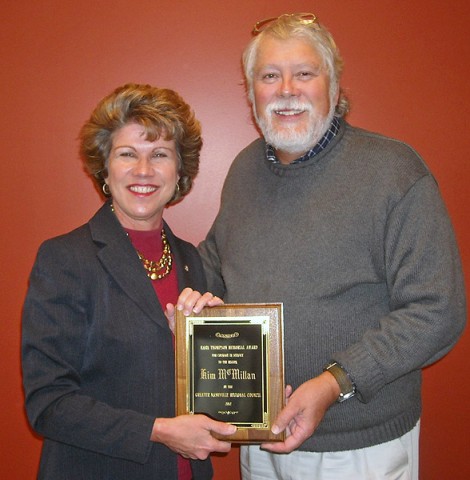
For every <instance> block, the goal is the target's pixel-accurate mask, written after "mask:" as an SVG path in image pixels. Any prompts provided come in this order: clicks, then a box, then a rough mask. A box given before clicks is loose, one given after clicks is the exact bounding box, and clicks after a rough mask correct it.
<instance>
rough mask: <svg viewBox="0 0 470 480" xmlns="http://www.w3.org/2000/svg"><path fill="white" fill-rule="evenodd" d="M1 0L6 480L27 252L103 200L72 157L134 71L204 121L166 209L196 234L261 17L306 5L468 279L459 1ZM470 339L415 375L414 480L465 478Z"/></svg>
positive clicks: (20, 429)
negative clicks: (190, 169) (411, 154)
mask: <svg viewBox="0 0 470 480" xmlns="http://www.w3.org/2000/svg"><path fill="white" fill-rule="evenodd" d="M2 4H3V5H2V28H1V29H0V59H1V60H0V61H1V62H2V65H1V68H0V78H1V90H0V95H1V104H0V106H1V114H0V122H1V128H0V132H1V150H0V152H1V156H2V161H1V168H2V171H3V173H2V175H1V188H0V196H1V199H0V200H1V201H0V208H1V215H2V217H1V218H2V224H3V225H2V227H3V228H2V234H1V235H2V249H1V255H2V262H1V270H2V272H1V274H0V282H1V284H0V287H1V289H0V291H1V295H2V302H1V308H2V316H1V323H0V325H1V327H0V328H1V332H0V352H1V358H2V367H1V369H0V372H1V382H0V389H1V390H0V402H1V407H2V408H1V412H0V415H1V417H0V419H1V422H0V426H1V428H0V436H1V443H0V445H1V448H0V477H1V478H6V479H27V478H33V477H34V474H35V472H36V468H37V462H38V458H39V451H40V445H41V442H40V440H38V439H37V438H35V436H34V435H33V434H32V433H31V431H30V430H29V428H28V426H27V423H26V420H25V416H24V412H23V393H22V389H21V376H20V362H19V358H20V357H19V344H20V312H21V306H22V302H23V299H24V295H25V291H26V286H27V284H26V282H27V276H28V273H29V271H30V268H31V266H32V263H33V260H34V256H35V253H36V250H37V248H38V246H39V244H40V242H42V241H43V240H44V239H46V238H48V237H51V236H53V235H56V234H59V233H62V232H65V231H68V230H69V229H71V228H73V227H75V226H77V225H79V224H81V223H83V222H85V221H86V220H87V219H88V218H89V217H90V215H91V214H92V213H93V212H94V211H95V210H96V209H97V207H98V206H99V205H100V202H101V199H100V197H99V196H98V194H97V193H96V191H95V190H94V188H93V186H92V183H91V181H90V180H89V179H88V178H87V177H86V175H85V174H84V172H83V170H82V167H81V164H80V162H79V160H78V157H77V142H76V137H77V133H78V130H79V128H80V126H81V124H82V123H83V121H84V120H85V119H86V117H87V116H88V114H89V113H90V111H91V109H92V108H93V107H94V105H95V104H96V102H97V101H98V100H99V99H100V98H101V97H103V96H104V95H105V94H107V93H109V92H110V91H111V90H112V89H113V88H115V87H116V86H118V85H121V84H123V83H125V82H129V81H134V82H148V83H151V84H155V85H158V86H168V87H170V88H174V89H176V90H178V91H179V92H180V93H181V94H182V95H183V96H184V97H185V98H186V100H188V101H189V103H191V104H192V105H193V107H194V108H195V110H196V112H197V114H198V116H199V118H200V119H201V121H202V124H203V128H204V139H205V144H204V149H203V155H202V166H201V173H200V175H199V177H198V179H197V183H196V186H195V189H194V191H193V192H192V193H191V195H190V196H189V197H188V198H187V199H185V201H184V202H182V203H181V204H180V205H178V206H176V207H173V208H172V209H170V210H169V211H167V214H166V219H167V220H168V221H169V222H170V224H171V225H172V227H173V228H174V230H175V231H176V232H177V233H178V234H180V235H181V236H183V237H185V238H187V239H189V240H191V241H193V242H195V243H196V242H198V241H199V240H201V239H202V238H203V237H204V235H205V233H206V232H207V230H208V228H209V226H210V224H211V222H212V220H213V218H214V216H215V214H216V212H217V209H218V202H219V194H220V188H221V185H222V181H223V179H224V176H225V173H226V171H227V169H228V166H229V164H230V162H231V160H232V158H233V156H234V155H235V154H236V153H237V152H238V151H239V150H240V149H241V148H242V147H243V146H245V145H246V144H247V143H248V142H250V141H251V140H252V139H254V138H255V137H256V135H257V134H256V131H255V129H254V127H253V126H252V124H251V121H250V115H249V108H248V106H247V104H246V102H245V99H244V92H243V88H242V86H241V85H240V80H241V78H242V74H241V70H240V61H239V58H240V53H241V51H242V49H243V46H244V45H245V44H246V43H247V41H248V40H249V38H250V30H251V26H252V25H253V23H254V22H255V21H257V20H260V19H263V18H265V17H269V16H273V15H279V14H281V13H283V12H285V11H290V12H295V11H297V12H299V11H300V12H309V11H311V9H312V8H315V10H314V12H315V13H316V14H317V15H318V16H319V17H320V19H321V20H322V21H323V22H324V23H325V24H326V25H328V26H329V28H330V30H331V31H332V32H333V34H334V35H335V38H336V40H337V42H338V44H339V46H340V47H341V50H342V53H343V56H344V59H345V62H346V70H345V75H344V86H345V87H346V88H347V89H348V91H349V92H350V96H351V98H352V105H353V111H352V114H351V115H350V117H349V120H350V121H351V123H353V124H356V125H359V126H362V127H364V128H369V129H372V130H376V131H380V132H382V133H385V134H388V135H391V136H395V137H398V138H400V139H403V140H405V141H407V142H409V143H411V144H412V145H413V146H414V147H415V148H416V149H417V150H418V151H419V152H421V154H422V155H423V156H424V158H425V159H426V161H427V163H428V164H429V166H430V167H431V169H432V171H433V172H434V173H435V175H436V177H437V179H438V181H439V183H440V186H441V189H442V193H443V196H444V199H445V201H446V203H447V206H448V208H449V211H450V215H451V217H452V220H453V222H454V225H455V229H456V232H457V237H458V240H459V243H460V248H461V252H462V257H463V261H464V266H465V267H466V271H467V285H470V279H469V277H468V274H469V272H470V241H469V240H470V238H469V236H470V228H469V222H468V209H469V207H470V204H469V193H468V191H469V182H470V168H469V166H468V165H469V151H470V141H469V135H468V133H467V131H466V127H465V125H466V122H467V121H468V118H469V113H470V112H469V101H468V99H469V98H470V88H469V83H470V82H469V80H468V77H469V74H470V68H469V58H470V38H469V35H468V23H469V21H470V3H469V2H468V0H454V1H452V2H437V1H424V0H414V1H413V2H408V1H404V0H395V1H392V0H381V1H376V0H348V1H342V2H332V1H327V0H316V1H315V2H311V1H296V0H269V1H268V0H266V1H261V0H259V1H256V2H254V1H252V0H239V1H230V0H226V1H220V0H206V1H203V0H188V1H179V2H170V1H163V0H133V1H131V0H113V1H110V0H102V1H100V2H96V1H94V0H80V1H79V2H71V1H63V0H41V1H35V0H25V1H23V2H9V1H6V0H4V1H3V2H2ZM312 4H314V5H315V6H314V7H312ZM469 344H470V339H469V335H468V333H467V334H466V335H465V336H464V338H463V339H462V340H461V341H460V343H459V344H458V346H457V347H456V348H455V350H454V351H453V352H452V353H451V354H450V355H448V356H447V357H446V358H445V359H444V360H442V361H441V362H439V363H438V364H437V365H434V366H433V367H431V368H429V369H427V371H426V372H425V383H424V414H423V421H422V441H421V471H422V475H421V478H423V479H425V480H431V479H443V478H446V479H447V478H452V479H453V480H457V479H466V478H470V461H469V458H468V442H467V441H466V440H465V439H466V438H467V437H468V434H467V432H468V430H469V429H470V418H469V416H470V414H469V408H468V398H469V396H470V382H468V378H467V377H468V372H467V370H468V365H469V364H468V361H467V358H468V353H469V348H470V345H469ZM237 455H238V449H237V448H235V449H234V450H233V451H232V453H231V454H230V455H229V456H228V457H221V458H216V459H215V466H216V478H217V479H224V480H227V479H228V480H230V479H238V478H239V473H238V472H239V471H238V464H237V461H238V457H237Z"/></svg>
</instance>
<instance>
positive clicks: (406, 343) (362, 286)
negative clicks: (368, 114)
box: [200, 14, 466, 480]
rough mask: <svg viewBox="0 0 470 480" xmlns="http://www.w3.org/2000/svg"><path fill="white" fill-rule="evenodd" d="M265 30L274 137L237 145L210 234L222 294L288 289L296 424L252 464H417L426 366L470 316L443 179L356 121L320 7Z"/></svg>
mask: <svg viewBox="0 0 470 480" xmlns="http://www.w3.org/2000/svg"><path fill="white" fill-rule="evenodd" d="M255 32H256V33H258V35H257V36H256V37H254V39H253V40H252V41H251V43H250V44H249V45H248V47H247V49H246V50H245V53H244V57H243V61H244V70H245V75H246V83H247V91H248V97H249V99H250V102H251V104H252V107H253V114H254V117H255V119H256V122H257V124H258V126H259V128H260V130H261V132H262V134H263V137H264V139H258V140H256V141H255V142H253V143H252V144H251V145H249V146H248V147H247V148H245V149H244V150H243V151H242V152H241V153H240V154H239V155H238V157H237V158H236V159H235V161H234V163H233V165H232V166H231V169H230V171H229V173H228V176H227V179H226V182H225V185H224V189H223V193H222V203H221V207H220V211H219V214H218V216H217V218H216V220H215V222H214V225H213V226H212V228H211V230H210V232H209V234H208V236H207V239H206V240H205V241H204V242H203V243H202V244H201V246H200V253H201V255H202V257H203V261H204V265H205V269H206V274H207V276H208V281H209V289H210V290H211V291H212V292H213V293H215V294H217V295H219V296H221V297H222V296H223V298H224V300H225V301H226V302H228V303H237V302H242V303H247V302H283V303H284V328H285V333H284V337H285V369H286V370H285V375H286V381H287V383H288V384H289V385H290V386H291V387H290V386H289V387H287V396H288V397H289V398H288V403H287V405H286V407H285V408H284V409H283V411H282V412H281V413H280V415H279V417H278V418H277V420H276V421H275V425H274V426H273V431H274V432H275V433H276V432H279V431H282V430H284V429H286V431H287V438H286V440H285V441H284V442H281V443H272V444H263V445H261V449H260V447H259V446H248V447H242V452H241V461H242V474H243V478H244V479H273V478H279V479H288V478H289V479H290V478H292V479H296V480H299V479H304V478H309V479H312V478H313V479H316V480H318V479H334V480H344V479H354V480H357V479H365V478H374V479H375V478H380V479H382V478H387V479H388V478H390V479H391V478H393V479H397V478H400V479H405V478H406V479H417V478H418V436H419V419H420V415H421V369H422V368H423V367H425V366H426V365H429V364H431V363H433V362H435V361H436V360H438V359H439V358H441V357H442V356H443V355H445V354H446V353H447V352H448V351H449V350H450V349H451V348H452V347H453V346H454V344H455V343H456V341H457V339H458V337H459V336H460V334H461V332H462V330H463V328H464V324H465V318H466V307H465V297H464V287H463V278H462V272H461V264H460V259H459V255H458V250H457V246H456V243H455V239H454V234H453V230H452V226H451V224H450V221H449V218H448V215H447V212H446V209H445V207H444V205H443V202H442V199H441V197H440V194H439V191H438V187H437V185H436V181H435V179H434V178H433V177H432V174H431V173H430V172H429V170H428V168H427V167H426V165H425V164H424V162H423V161H422V160H421V158H420V157H419V156H418V155H417V153H416V152H415V151H414V150H413V149H412V148H410V147H409V146H407V145H405V144H403V143H401V142H399V141H396V140H392V139H388V138H385V137H383V136H380V135H377V134H374V133H370V132H366V131H363V130H360V129H357V128H353V127H352V126H350V125H349V124H348V123H346V122H345V120H344V118H343V116H344V114H345V113H346V112H347V110H348V103H347V99H346V98H345V97H344V95H343V93H342V91H341V89H340V85H339V82H340V75H341V70H342V61H341V57H340V55H339V52H338V50H337V48H336V46H335V44H334V41H333V39H332V37H331V35H330V34H329V33H328V31H327V30H326V29H325V28H324V27H323V26H321V25H320V24H319V23H318V21H317V20H316V18H315V16H314V15H313V14H294V15H282V16H281V17H279V18H278V19H270V20H268V21H264V22H259V23H258V24H256V26H255ZM291 392H292V393H291ZM290 452H292V453H290ZM280 453H289V454H288V455H279V454H280Z"/></svg>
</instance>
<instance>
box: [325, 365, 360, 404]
mask: <svg viewBox="0 0 470 480" xmlns="http://www.w3.org/2000/svg"><path fill="white" fill-rule="evenodd" d="M323 371H327V372H330V373H331V374H332V375H333V377H335V380H336V381H337V382H338V385H339V388H340V390H341V392H340V394H339V397H338V399H337V400H336V401H337V402H339V403H341V402H344V401H345V400H347V399H348V398H351V397H353V396H354V395H355V394H356V385H355V383H354V382H353V380H352V379H351V377H350V376H349V373H348V372H347V371H346V370H345V369H344V368H343V366H342V365H340V364H339V363H338V362H335V361H332V362H330V363H329V364H328V365H326V366H325V368H324V369H323Z"/></svg>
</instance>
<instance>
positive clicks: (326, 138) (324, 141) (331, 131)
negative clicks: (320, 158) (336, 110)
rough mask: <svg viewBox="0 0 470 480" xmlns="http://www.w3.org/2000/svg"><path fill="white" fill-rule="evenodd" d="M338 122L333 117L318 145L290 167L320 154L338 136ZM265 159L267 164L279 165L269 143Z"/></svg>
mask: <svg viewBox="0 0 470 480" xmlns="http://www.w3.org/2000/svg"><path fill="white" fill-rule="evenodd" d="M340 126H341V124H340V122H339V120H338V118H337V117H333V120H332V121H331V124H330V126H329V127H328V130H327V131H326V132H325V134H324V135H323V137H322V138H321V139H320V141H319V142H318V143H316V144H315V145H314V146H313V147H312V148H311V149H310V150H309V151H308V152H307V153H305V154H304V155H302V156H301V157H300V158H297V159H296V160H294V161H293V162H291V163H290V164H291V165H295V164H298V163H303V162H305V161H307V160H310V159H311V158H313V157H314V156H315V155H318V154H319V153H320V152H322V151H323V150H324V149H325V148H326V147H327V146H328V145H329V143H330V142H331V140H333V138H334V137H335V136H336V135H337V134H338V132H339V129H340ZM266 158H267V160H268V161H269V162H271V163H280V162H279V159H278V158H277V156H276V152H275V150H274V147H273V146H272V145H270V144H269V143H266Z"/></svg>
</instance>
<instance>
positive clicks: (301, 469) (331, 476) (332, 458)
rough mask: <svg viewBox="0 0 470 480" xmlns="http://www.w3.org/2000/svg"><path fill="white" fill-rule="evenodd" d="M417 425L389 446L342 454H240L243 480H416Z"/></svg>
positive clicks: (250, 450) (253, 448) (254, 449)
mask: <svg viewBox="0 0 470 480" xmlns="http://www.w3.org/2000/svg"><path fill="white" fill-rule="evenodd" d="M419 426H420V424H419V422H418V423H417V425H416V426H415V427H414V428H413V429H412V430H411V431H410V432H408V433H406V434H405V435H403V436H402V437H400V438H397V439H395V440H392V441H390V442H386V443H382V444H380V445H374V446H373V447H368V448H361V449H359V450H350V451H345V452H320V453H317V452H300V451H295V452H292V453H290V454H288V455H282V454H281V455H279V454H271V453H268V452H265V451H263V450H260V448H259V446H258V445H250V446H242V447H241V450H240V460H241V472H242V478H243V480H276V479H278V480H307V479H308V480H418V466H419V465H418V462H419Z"/></svg>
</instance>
